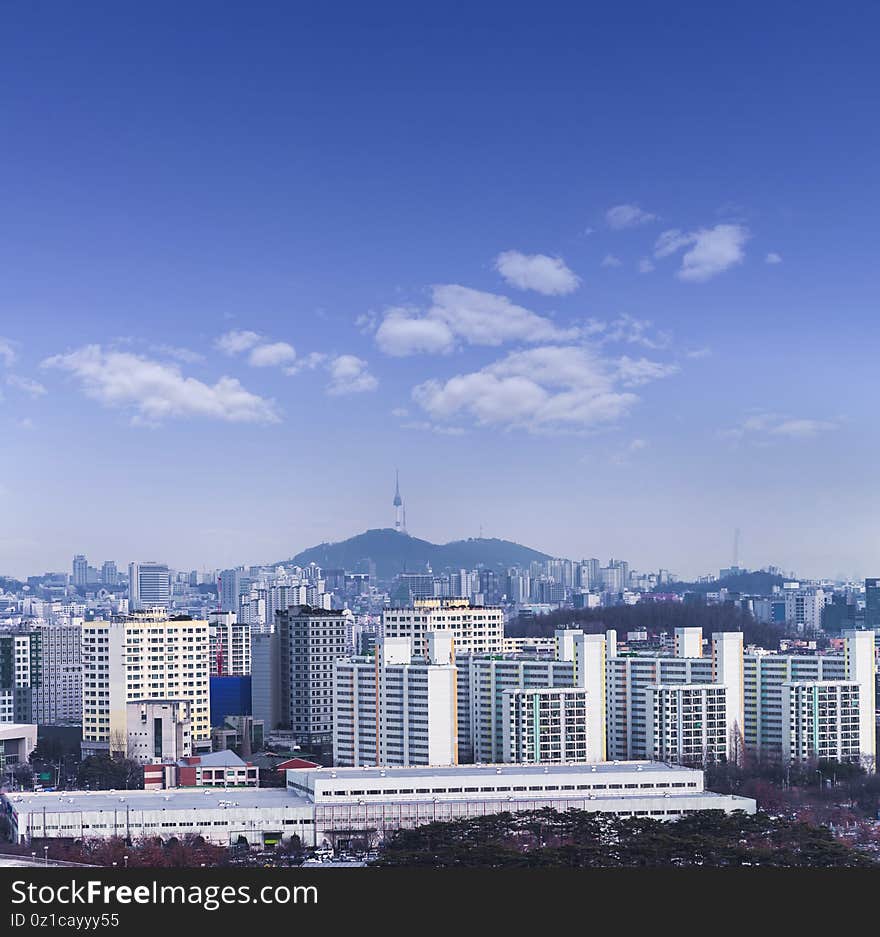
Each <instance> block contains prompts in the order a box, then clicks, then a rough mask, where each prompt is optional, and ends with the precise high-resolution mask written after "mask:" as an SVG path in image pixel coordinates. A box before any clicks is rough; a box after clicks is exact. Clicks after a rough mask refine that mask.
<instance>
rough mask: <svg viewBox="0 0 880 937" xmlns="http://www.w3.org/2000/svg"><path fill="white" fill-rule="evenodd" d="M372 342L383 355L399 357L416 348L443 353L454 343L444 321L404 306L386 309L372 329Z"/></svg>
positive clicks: (452, 336) (417, 350) (409, 353)
mask: <svg viewBox="0 0 880 937" xmlns="http://www.w3.org/2000/svg"><path fill="white" fill-rule="evenodd" d="M376 344H377V345H378V346H379V348H380V350H381V351H383V352H385V354H386V355H393V356H395V357H403V356H405V355H415V354H419V353H420V352H423V353H426V354H446V353H447V352H449V351H452V349H453V347H454V346H455V336H454V335H453V334H452V330H451V329H450V328H449V326H448V325H447V324H446V323H445V322H441V321H440V320H438V319H431V318H419V317H417V316H414V315H412V314H411V312H409V311H408V310H406V309H402V308H395V309H389V310H388V312H386V314H385V318H384V319H383V320H382V324H381V325H380V326H379V328H378V330H377V331H376Z"/></svg>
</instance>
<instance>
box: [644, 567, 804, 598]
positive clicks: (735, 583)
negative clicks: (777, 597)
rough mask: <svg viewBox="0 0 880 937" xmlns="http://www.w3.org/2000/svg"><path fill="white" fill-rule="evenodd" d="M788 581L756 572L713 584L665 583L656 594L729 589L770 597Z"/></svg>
mask: <svg viewBox="0 0 880 937" xmlns="http://www.w3.org/2000/svg"><path fill="white" fill-rule="evenodd" d="M785 581H786V580H785V579H784V578H783V577H782V576H777V575H776V574H775V573H768V572H766V571H764V570H760V569H759V570H755V571H754V572H750V573H735V574H734V575H732V576H724V577H723V578H722V579H713V580H712V581H711V582H680V581H676V582H664V583H663V585H661V586H657V588H656V589H655V590H654V591H655V592H677V593H679V594H681V593H683V592H702V593H704V594H705V593H706V592H720V591H721V590H722V589H727V590H728V591H730V592H743V593H745V594H746V595H770V594H771V593H772V592H773V587H774V586H779V587H780V588H781V587H782V584H783V583H784V582H785Z"/></svg>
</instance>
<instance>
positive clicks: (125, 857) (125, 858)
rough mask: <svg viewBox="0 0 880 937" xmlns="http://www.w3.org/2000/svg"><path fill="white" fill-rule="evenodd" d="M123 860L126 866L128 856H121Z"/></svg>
mask: <svg viewBox="0 0 880 937" xmlns="http://www.w3.org/2000/svg"><path fill="white" fill-rule="evenodd" d="M122 858H123V859H124V860H125V867H126V868H128V856H123V857H122Z"/></svg>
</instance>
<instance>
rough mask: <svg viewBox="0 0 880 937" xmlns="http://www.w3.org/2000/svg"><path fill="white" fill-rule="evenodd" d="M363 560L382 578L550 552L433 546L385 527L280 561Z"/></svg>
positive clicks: (490, 545)
mask: <svg viewBox="0 0 880 937" xmlns="http://www.w3.org/2000/svg"><path fill="white" fill-rule="evenodd" d="M366 559H369V560H372V561H373V562H374V563H375V564H376V576H377V577H378V578H379V579H384V580H387V579H392V578H393V577H394V576H396V575H397V574H398V573H402V572H408V573H421V572H424V571H425V569H426V567H427V566H429V565H430V567H431V569H432V570H434V572H442V571H443V570H444V569H445V568H447V567H449V568H450V569H473V568H474V567H476V566H485V567H486V568H487V569H496V568H499V567H505V568H506V567H508V566H516V565H519V566H528V564H529V563H531V562H532V561H533V560H547V559H550V556H549V555H548V554H547V553H540V552H538V551H537V550H532V549H530V548H529V547H524V546H522V545H521V544H519V543H513V542H511V541H510V540H498V539H495V538H482V537H481V538H476V537H475V538H472V539H470V540H454V541H453V542H452V543H442V544H438V543H430V542H429V541H427V540H419V538H418V537H410V536H408V535H407V534H400V533H398V532H397V531H396V530H392V529H391V528H388V527H386V528H383V529H381V530H367V531H365V532H364V533H362V534H358V535H357V536H356V537H349V539H348V540H341V541H340V542H339V543H321V544H319V545H318V546H315V547H309V549H307V550H303V551H302V553H297V555H296V556H294V557H292V558H291V559H289V560H282V562H283V563H294V564H295V565H297V566H307V565H308V564H309V563H317V564H318V566H321V567H323V568H324V569H347V570H354V569H355V568H356V567H357V565H358V563H359V562H360V561H362V560H366Z"/></svg>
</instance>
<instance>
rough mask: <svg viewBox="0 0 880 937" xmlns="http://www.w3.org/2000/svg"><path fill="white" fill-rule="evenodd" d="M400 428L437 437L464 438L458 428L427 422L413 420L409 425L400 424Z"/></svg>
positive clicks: (463, 432)
mask: <svg viewBox="0 0 880 937" xmlns="http://www.w3.org/2000/svg"><path fill="white" fill-rule="evenodd" d="M400 428H401V429H411V430H416V431H419V432H427V433H436V434H437V435H438V436H464V434H465V431H464V430H463V429H462V428H461V427H460V426H443V425H442V424H440V423H430V422H428V421H427V420H413V421H412V422H411V423H401V424H400Z"/></svg>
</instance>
